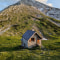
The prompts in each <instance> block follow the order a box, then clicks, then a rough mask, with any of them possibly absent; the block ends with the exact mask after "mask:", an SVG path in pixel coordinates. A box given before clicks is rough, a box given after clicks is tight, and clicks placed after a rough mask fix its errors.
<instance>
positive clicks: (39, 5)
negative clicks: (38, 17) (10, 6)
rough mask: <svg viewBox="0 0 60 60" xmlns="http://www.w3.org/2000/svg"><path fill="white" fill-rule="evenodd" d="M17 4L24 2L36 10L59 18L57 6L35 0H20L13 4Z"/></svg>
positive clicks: (59, 10)
mask: <svg viewBox="0 0 60 60" xmlns="http://www.w3.org/2000/svg"><path fill="white" fill-rule="evenodd" d="M19 4H26V5H30V6H33V7H36V8H37V9H38V10H40V11H41V12H43V13H44V14H45V15H47V16H50V17H53V18H55V19H58V20H60V9H58V8H54V7H50V6H48V5H45V4H43V3H40V2H38V1H36V0H20V1H19V2H17V3H16V4H14V5H19Z"/></svg>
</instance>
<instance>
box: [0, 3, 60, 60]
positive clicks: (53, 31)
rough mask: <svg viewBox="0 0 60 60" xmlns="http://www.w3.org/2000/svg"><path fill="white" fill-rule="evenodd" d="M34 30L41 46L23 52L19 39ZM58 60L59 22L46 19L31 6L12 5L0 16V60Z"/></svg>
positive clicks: (49, 18) (59, 57) (59, 55)
mask: <svg viewBox="0 0 60 60" xmlns="http://www.w3.org/2000/svg"><path fill="white" fill-rule="evenodd" d="M32 29H34V30H35V31H36V32H37V33H38V34H40V35H41V36H42V37H44V38H47V39H48V40H42V46H43V48H42V49H41V48H40V47H33V48H32V49H28V48H27V49H24V48H23V47H22V46H21V38H22V35H23V34H24V33H25V32H26V31H27V30H32ZM28 59H29V60H60V20H56V19H54V18H51V17H48V16H46V15H45V14H43V13H42V12H41V11H40V10H38V9H36V8H35V7H33V6H31V5H25V4H20V2H19V3H18V4H14V5H11V6H9V7H7V8H6V9H4V10H3V11H2V12H1V13H0V60H28Z"/></svg>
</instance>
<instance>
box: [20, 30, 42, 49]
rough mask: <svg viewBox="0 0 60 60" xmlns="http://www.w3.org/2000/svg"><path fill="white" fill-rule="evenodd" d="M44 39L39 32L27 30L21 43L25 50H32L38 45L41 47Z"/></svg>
mask: <svg viewBox="0 0 60 60" xmlns="http://www.w3.org/2000/svg"><path fill="white" fill-rule="evenodd" d="M41 40H42V37H41V36H39V35H38V34H37V32H35V31H32V30H27V31H26V32H25V33H24V35H23V36H22V39H21V42H22V44H21V45H22V46H23V47H24V48H32V47H34V46H36V45H38V46H41Z"/></svg>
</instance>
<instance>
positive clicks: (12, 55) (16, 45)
mask: <svg viewBox="0 0 60 60" xmlns="http://www.w3.org/2000/svg"><path fill="white" fill-rule="evenodd" d="M20 39H21V37H20V36H14V37H12V36H10V37H3V36H0V60H28V59H29V60H60V40H59V39H55V40H53V41H52V40H48V41H42V45H43V46H44V47H45V49H44V50H40V48H39V47H37V48H36V47H35V48H33V49H23V48H21V46H20V45H21V40H20Z"/></svg>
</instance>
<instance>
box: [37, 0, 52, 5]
mask: <svg viewBox="0 0 60 60" xmlns="http://www.w3.org/2000/svg"><path fill="white" fill-rule="evenodd" d="M36 1H38V2H41V3H44V4H46V5H48V6H53V5H52V4H51V3H47V1H48V0H36Z"/></svg>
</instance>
